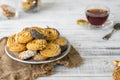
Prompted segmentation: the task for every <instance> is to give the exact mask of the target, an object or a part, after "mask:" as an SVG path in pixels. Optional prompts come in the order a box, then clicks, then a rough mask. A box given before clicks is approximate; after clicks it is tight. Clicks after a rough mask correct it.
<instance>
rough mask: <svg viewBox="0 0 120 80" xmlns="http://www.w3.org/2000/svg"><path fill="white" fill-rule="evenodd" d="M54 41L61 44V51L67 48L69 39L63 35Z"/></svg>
mask: <svg viewBox="0 0 120 80" xmlns="http://www.w3.org/2000/svg"><path fill="white" fill-rule="evenodd" d="M53 43H56V44H58V45H60V48H61V52H63V51H65V50H66V49H67V40H66V39H64V38H63V37H59V38H57V39H56V40H55V41H54V42H53Z"/></svg>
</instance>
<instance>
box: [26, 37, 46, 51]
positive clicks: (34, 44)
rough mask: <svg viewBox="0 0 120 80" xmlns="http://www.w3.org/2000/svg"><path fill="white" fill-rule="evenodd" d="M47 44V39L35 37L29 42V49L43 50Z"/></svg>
mask: <svg viewBox="0 0 120 80" xmlns="http://www.w3.org/2000/svg"><path fill="white" fill-rule="evenodd" d="M46 46H47V41H46V40H45V39H34V40H32V41H30V42H29V43H27V46H26V47H27V49H28V50H43V49H44V48H46Z"/></svg>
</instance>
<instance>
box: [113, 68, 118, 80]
mask: <svg viewBox="0 0 120 80" xmlns="http://www.w3.org/2000/svg"><path fill="white" fill-rule="evenodd" d="M113 78H114V79H115V80H120V67H118V68H117V69H115V70H114V71H113Z"/></svg>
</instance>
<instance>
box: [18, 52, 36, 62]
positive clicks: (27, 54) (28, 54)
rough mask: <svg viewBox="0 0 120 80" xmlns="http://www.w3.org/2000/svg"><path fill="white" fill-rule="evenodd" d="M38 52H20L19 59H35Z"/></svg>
mask: <svg viewBox="0 0 120 80" xmlns="http://www.w3.org/2000/svg"><path fill="white" fill-rule="evenodd" d="M36 53H37V52H36V51H32V50H26V51H23V52H20V53H19V54H18V58H20V59H23V60H24V59H29V58H31V57H33V56H34V55H35V54H36Z"/></svg>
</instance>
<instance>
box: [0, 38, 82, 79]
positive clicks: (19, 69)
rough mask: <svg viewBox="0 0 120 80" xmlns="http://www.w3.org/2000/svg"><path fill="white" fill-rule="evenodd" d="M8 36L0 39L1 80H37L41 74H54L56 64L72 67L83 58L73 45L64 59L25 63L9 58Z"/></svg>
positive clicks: (78, 63) (77, 64)
mask: <svg viewBox="0 0 120 80" xmlns="http://www.w3.org/2000/svg"><path fill="white" fill-rule="evenodd" d="M6 41H7V37H4V38H2V39H1V40H0V80H35V79H36V78H38V77H40V76H48V75H52V74H53V72H54V67H55V65H58V64H62V65H64V66H65V67H68V68H72V67H77V66H79V65H80V63H81V61H82V59H81V57H80V55H79V53H78V52H77V51H76V50H75V49H74V48H73V47H72V48H71V50H70V52H69V54H68V55H67V56H65V57H64V58H63V59H61V60H58V61H55V62H52V63H47V64H39V65H35V64H24V63H21V62H17V61H14V60H12V59H11V58H9V57H8V56H7V55H6V54H5V52H4V46H5V44H6Z"/></svg>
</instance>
